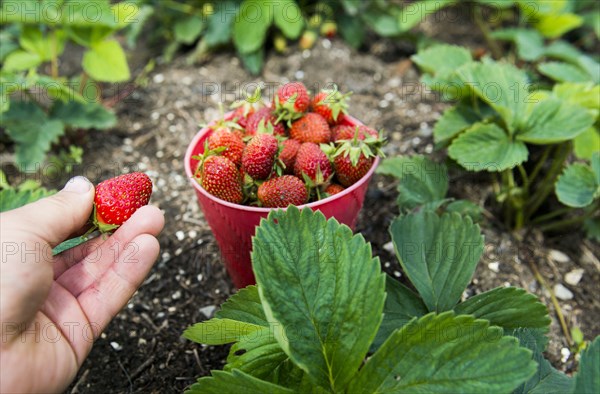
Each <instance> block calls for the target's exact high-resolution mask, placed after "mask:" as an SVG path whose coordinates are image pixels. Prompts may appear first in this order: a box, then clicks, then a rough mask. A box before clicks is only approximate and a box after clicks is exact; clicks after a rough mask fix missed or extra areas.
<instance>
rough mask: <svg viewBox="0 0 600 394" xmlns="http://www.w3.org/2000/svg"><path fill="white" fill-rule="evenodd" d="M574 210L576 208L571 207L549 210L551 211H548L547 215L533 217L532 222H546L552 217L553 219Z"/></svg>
mask: <svg viewBox="0 0 600 394" xmlns="http://www.w3.org/2000/svg"><path fill="white" fill-rule="evenodd" d="M573 210H574V208H571V207H566V208H561V209H557V210H554V211H552V212H549V213H547V214H545V215H541V216H538V217H536V218H535V219H533V220H532V221H531V223H532V224H538V223H543V222H546V221H548V220H550V219H552V218H554V217H556V216H560V215H564V214H565V213H569V212H571V211H573Z"/></svg>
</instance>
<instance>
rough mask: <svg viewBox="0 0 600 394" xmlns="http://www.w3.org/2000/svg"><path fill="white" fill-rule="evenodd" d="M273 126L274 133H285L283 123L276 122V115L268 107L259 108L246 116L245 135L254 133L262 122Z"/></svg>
mask: <svg viewBox="0 0 600 394" xmlns="http://www.w3.org/2000/svg"><path fill="white" fill-rule="evenodd" d="M263 121H264V124H265V125H266V124H271V125H272V126H273V134H274V135H285V126H284V124H283V123H276V121H277V117H276V116H275V115H274V114H273V113H272V111H271V108H270V107H265V108H261V109H259V110H258V111H256V112H255V113H253V114H252V115H250V116H249V117H248V121H247V123H246V135H256V133H257V131H258V126H259V125H260V124H261V123H263Z"/></svg>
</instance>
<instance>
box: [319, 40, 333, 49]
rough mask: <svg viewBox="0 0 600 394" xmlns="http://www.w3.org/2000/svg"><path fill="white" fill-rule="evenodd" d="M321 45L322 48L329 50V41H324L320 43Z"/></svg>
mask: <svg viewBox="0 0 600 394" xmlns="http://www.w3.org/2000/svg"><path fill="white" fill-rule="evenodd" d="M321 45H323V48H325V49H329V48H331V41H329V40H328V39H324V40H323V41H322V42H321Z"/></svg>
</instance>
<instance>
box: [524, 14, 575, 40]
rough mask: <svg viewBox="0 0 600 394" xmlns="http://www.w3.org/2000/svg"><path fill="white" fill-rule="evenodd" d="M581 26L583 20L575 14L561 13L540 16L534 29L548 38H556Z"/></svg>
mask: <svg viewBox="0 0 600 394" xmlns="http://www.w3.org/2000/svg"><path fill="white" fill-rule="evenodd" d="M582 24H583V19H582V18H581V17H580V16H579V15H577V14H571V13H563V14H551V15H540V18H539V20H538V21H537V23H535V27H536V29H538V31H539V32H540V33H542V34H543V35H544V36H546V37H548V38H558V37H560V36H562V35H563V34H565V33H567V32H568V31H571V30H573V29H575V28H577V27H579V26H581V25H582Z"/></svg>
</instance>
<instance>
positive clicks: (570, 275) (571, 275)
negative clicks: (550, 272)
mask: <svg viewBox="0 0 600 394" xmlns="http://www.w3.org/2000/svg"><path fill="white" fill-rule="evenodd" d="M583 272H584V271H583V268H576V269H574V270H572V271H570V272H567V274H566V275H565V282H567V284H569V285H571V286H577V284H578V283H579V281H581V278H582V277H583Z"/></svg>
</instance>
